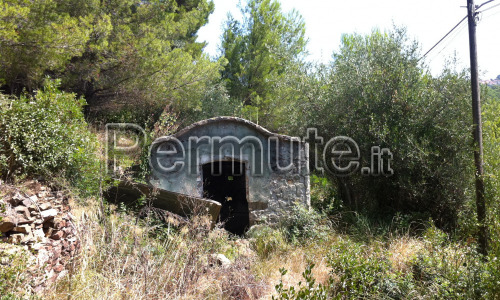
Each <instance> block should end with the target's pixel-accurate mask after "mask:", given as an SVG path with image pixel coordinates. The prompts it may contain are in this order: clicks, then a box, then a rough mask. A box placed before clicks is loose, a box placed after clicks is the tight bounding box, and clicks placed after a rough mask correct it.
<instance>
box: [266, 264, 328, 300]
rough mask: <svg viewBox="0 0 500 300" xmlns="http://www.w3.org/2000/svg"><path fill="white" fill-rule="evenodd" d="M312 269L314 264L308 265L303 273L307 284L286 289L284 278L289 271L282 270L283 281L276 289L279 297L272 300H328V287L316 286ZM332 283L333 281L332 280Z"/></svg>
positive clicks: (300, 283)
mask: <svg viewBox="0 0 500 300" xmlns="http://www.w3.org/2000/svg"><path fill="white" fill-rule="evenodd" d="M312 268H314V264H309V265H307V267H306V269H305V270H304V272H303V273H302V277H303V278H304V280H305V282H304V283H305V284H304V285H302V281H299V283H298V286H297V287H294V286H290V287H288V288H285V287H284V285H283V276H285V275H286V273H287V270H285V269H284V268H281V269H280V273H281V279H280V282H279V283H278V284H277V285H276V286H275V287H274V288H275V290H276V292H277V293H278V297H277V298H274V296H273V297H272V299H273V300H274V299H280V300H283V299H301V300H320V299H328V289H327V286H325V285H322V284H318V285H317V286H316V285H315V283H316V280H315V279H314V278H313V276H312ZM330 282H331V280H330Z"/></svg>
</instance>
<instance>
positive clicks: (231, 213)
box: [203, 161, 249, 235]
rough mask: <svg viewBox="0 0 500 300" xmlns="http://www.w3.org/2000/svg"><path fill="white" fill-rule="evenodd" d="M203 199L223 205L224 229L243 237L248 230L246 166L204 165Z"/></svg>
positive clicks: (223, 163)
mask: <svg viewBox="0 0 500 300" xmlns="http://www.w3.org/2000/svg"><path fill="white" fill-rule="evenodd" d="M203 197H206V198H209V199H212V200H215V201H217V202H219V203H221V204H222V207H221V211H220V215H219V221H220V222H223V223H224V228H225V229H226V230H227V231H229V232H232V233H234V234H239V235H242V234H243V233H245V231H246V230H247V229H248V226H249V218H248V213H249V212H248V202H247V192H246V177H245V164H244V163H242V162H239V161H215V162H212V163H207V164H204V165H203Z"/></svg>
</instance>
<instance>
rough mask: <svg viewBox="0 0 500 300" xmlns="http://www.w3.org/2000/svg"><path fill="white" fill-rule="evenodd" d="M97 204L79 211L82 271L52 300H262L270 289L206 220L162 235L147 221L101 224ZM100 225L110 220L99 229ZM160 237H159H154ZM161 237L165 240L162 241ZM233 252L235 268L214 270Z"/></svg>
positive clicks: (114, 218)
mask: <svg viewBox="0 0 500 300" xmlns="http://www.w3.org/2000/svg"><path fill="white" fill-rule="evenodd" d="M97 207H99V206H98V205H97V204H96V203H93V204H90V205H88V206H87V207H78V208H77V209H75V210H74V212H75V215H76V218H77V222H76V223H77V224H78V225H77V227H78V233H79V235H80V239H81V242H82V250H81V253H80V256H79V257H78V261H79V265H78V266H77V267H76V268H75V269H74V271H73V272H70V273H71V274H70V276H69V277H67V278H66V279H64V280H62V281H60V282H58V284H57V285H56V288H55V289H53V290H52V291H51V293H50V294H48V295H46V297H47V298H49V299H60V298H63V297H64V298H68V297H69V298H76V299H98V298H100V299H258V298H259V297H261V296H262V291H263V290H264V288H263V286H264V283H263V281H262V280H259V279H257V278H256V276H254V275H253V274H252V272H251V270H250V266H251V263H252V262H251V257H250V256H243V255H241V256H240V255H238V250H237V249H236V248H235V247H236V246H235V245H236V244H235V242H234V241H232V240H231V239H230V237H229V236H228V234H227V233H225V232H223V231H221V230H215V231H210V230H209V228H208V226H206V224H208V223H207V222H206V221H203V218H195V219H194V220H197V221H192V222H190V223H189V224H188V225H186V226H185V227H183V228H181V229H180V230H171V232H170V233H168V232H167V231H168V229H165V228H162V229H160V228H159V227H158V225H153V224H154V223H153V222H152V220H150V219H148V218H146V219H144V220H139V222H138V220H137V219H136V218H134V217H132V216H130V215H128V214H111V215H110V216H109V217H107V218H100V212H99V211H98V209H97ZM99 220H105V222H104V223H99ZM153 232H154V234H152V233H153ZM158 234H159V235H160V236H161V238H159V237H157V235H158ZM221 251H229V252H230V253H232V254H233V255H232V256H234V258H233V259H234V261H233V262H232V263H231V264H230V265H229V266H222V265H217V264H215V265H214V264H210V262H209V258H210V256H211V255H212V254H216V253H221Z"/></svg>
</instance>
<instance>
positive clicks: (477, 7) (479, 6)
mask: <svg viewBox="0 0 500 300" xmlns="http://www.w3.org/2000/svg"><path fill="white" fill-rule="evenodd" d="M493 1H495V0H490V1H486V2H484V3H482V4H481V5H478V6H476V10H477V9H480V8H481V7H482V6H483V5H486V4H488V3H490V2H493Z"/></svg>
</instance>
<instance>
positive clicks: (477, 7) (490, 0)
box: [418, 0, 500, 61]
mask: <svg viewBox="0 0 500 300" xmlns="http://www.w3.org/2000/svg"><path fill="white" fill-rule="evenodd" d="M493 1H495V0H489V1H486V2H484V3H482V4H480V5H477V6H476V7H475V9H476V10H477V9H479V8H480V7H482V6H484V5H486V4H488V3H490V2H493ZM499 5H500V3H499V4H496V5H493V6H491V7H488V8H486V9H483V10H482V11H476V14H478V13H482V12H485V11H487V10H490V9H492V8H494V7H497V6H499ZM465 19H467V16H465V17H464V18H463V19H462V20H460V22H458V23H457V25H455V26H454V27H453V28H452V29H451V30H450V31H448V33H446V34H445V35H444V36H443V37H442V38H441V39H440V40H439V41H438V42H437V43H436V44H434V46H432V47H431V48H430V49H429V50H428V51H427V52H425V54H424V55H422V57H420V58H419V59H418V60H419V61H420V60H422V58H424V57H425V56H427V54H429V52H431V51H432V50H433V49H434V48H436V46H437V45H439V43H441V42H442V41H443V40H444V39H445V38H446V37H447V36H448V35H450V33H452V32H453V30H455V29H456V28H457V27H458V26H459V25H460V24H461V23H462V22H463V21H465ZM441 51H442V50H441Z"/></svg>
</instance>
